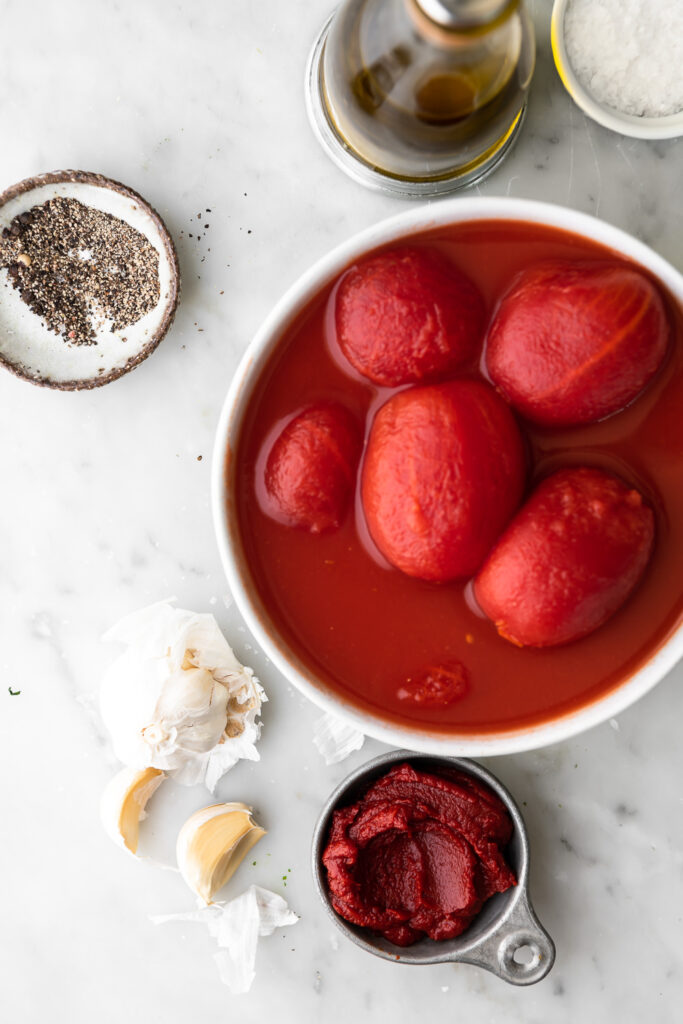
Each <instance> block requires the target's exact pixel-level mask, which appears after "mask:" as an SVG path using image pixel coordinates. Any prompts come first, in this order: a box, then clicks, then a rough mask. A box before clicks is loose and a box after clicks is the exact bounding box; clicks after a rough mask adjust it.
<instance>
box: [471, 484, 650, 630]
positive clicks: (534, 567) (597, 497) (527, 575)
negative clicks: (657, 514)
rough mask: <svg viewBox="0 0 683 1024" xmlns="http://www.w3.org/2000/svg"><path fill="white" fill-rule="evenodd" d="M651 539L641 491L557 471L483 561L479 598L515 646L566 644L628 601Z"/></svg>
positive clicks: (647, 509) (478, 580)
mask: <svg viewBox="0 0 683 1024" xmlns="http://www.w3.org/2000/svg"><path fill="white" fill-rule="evenodd" d="M654 535H655V525H654V515H653V513H652V509H651V508H650V507H649V506H648V505H647V504H646V503H645V501H644V500H643V497H642V495H641V494H640V492H639V491H636V490H634V489H633V488H631V487H628V486H627V485H626V484H624V483H623V482H622V481H621V480H619V479H617V477H614V476H611V475H610V474H608V473H604V472H602V471H601V470H598V469H588V468H585V467H581V468H578V469H563V470H560V471H559V472H557V473H554V474H553V475H552V476H549V477H548V478H547V479H546V480H544V481H543V482H542V483H541V484H539V485H538V487H537V488H536V490H535V491H534V492H533V494H532V495H531V497H530V498H529V500H528V501H527V502H526V504H525V505H523V506H522V508H521V509H520V510H519V512H518V513H517V515H516V516H515V518H514V519H513V520H512V522H511V523H510V525H509V527H508V528H507V530H506V531H505V533H504V534H503V536H502V537H501V539H500V540H499V542H498V544H497V545H496V547H495V548H494V549H493V551H492V552H491V554H490V555H489V557H488V558H487V559H486V562H485V563H484V565H483V566H482V568H481V570H480V572H479V574H478V576H477V577H476V579H475V583H474V592H475V596H476V599H477V601H478V602H479V605H480V606H481V608H482V610H483V611H484V612H485V613H486V615H488V617H489V618H490V619H491V620H492V621H493V622H494V623H495V626H496V629H497V630H498V632H499V633H500V635H501V636H502V637H504V638H505V639H506V640H510V641H511V642H512V643H514V644H517V645H518V646H521V647H526V646H530V647H551V646H553V645H555V644H565V643H569V642H570V641H572V640H577V639H579V638H580V637H582V636H586V635H587V634H588V633H591V632H592V631H593V630H594V629H597V628H598V627H599V626H601V625H602V624H603V623H604V622H606V620H607V619H609V617H610V616H611V615H613V614H614V612H616V610H617V609H618V608H620V607H621V605H622V604H623V603H624V601H626V599H627V598H628V596H629V595H630V594H631V592H632V591H633V590H634V588H635V587H636V585H637V584H638V582H639V580H640V578H641V576H642V575H643V573H644V571H645V568H646V566H647V563H648V561H649V559H650V555H651V554H652V548H653V544H654Z"/></svg>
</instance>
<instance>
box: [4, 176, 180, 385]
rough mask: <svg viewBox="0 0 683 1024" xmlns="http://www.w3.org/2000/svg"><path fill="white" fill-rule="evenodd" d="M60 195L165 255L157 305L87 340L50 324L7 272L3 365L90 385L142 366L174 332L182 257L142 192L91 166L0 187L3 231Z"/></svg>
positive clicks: (36, 379)
mask: <svg viewBox="0 0 683 1024" xmlns="http://www.w3.org/2000/svg"><path fill="white" fill-rule="evenodd" d="M58 197H61V198H65V199H73V200H78V201H79V202H81V203H83V204H84V205H86V206H89V207H92V208H93V209H96V210H100V211H102V212H103V213H106V214H109V215H111V216H113V217H116V218H117V219H119V220H122V221H123V222H124V223H125V224H127V225H128V226H129V227H133V228H135V229H136V230H137V231H138V232H139V233H140V234H141V235H143V236H144V237H145V238H146V239H147V241H148V242H149V243H150V244H151V245H152V246H153V247H154V249H155V250H156V252H157V256H158V260H159V299H158V301H157V303H156V305H155V307H154V309H152V310H150V311H149V312H148V313H147V314H145V315H144V316H143V317H141V319H140V320H138V321H137V322H136V323H134V324H131V325H130V326H128V327H120V328H118V329H117V330H113V329H112V330H109V329H108V328H107V325H106V323H104V324H103V325H100V326H97V327H96V330H95V341H94V343H93V344H88V345H75V344H70V343H68V342H67V341H65V339H64V338H63V337H61V336H60V335H58V334H56V333H54V332H52V331H50V330H49V329H48V327H47V325H46V324H45V323H44V322H43V320H42V319H41V318H40V317H39V316H37V315H36V314H35V313H34V312H32V310H30V309H29V307H28V306H27V305H26V304H25V303H24V302H23V301H22V300H21V298H20V296H19V292H18V291H17V290H16V289H15V288H12V287H11V286H10V284H9V283H8V278H7V273H6V272H4V271H0V365H2V366H4V367H6V369H8V370H10V371H11V372H12V373H14V374H15V375H16V376H17V377H21V378H22V379H23V380H27V381H30V383H31V384H39V385H40V386H42V387H48V388H55V389H57V390H59V391H81V390H90V389H92V388H98V387H102V385H103V384H109V383H110V382H111V381H114V380H117V379H118V378H119V377H122V376H123V374H125V373H128V372H129V371H130V370H132V369H134V368H135V367H136V366H139V364H140V363H141V362H142V361H143V360H144V359H146V358H147V356H148V355H150V354H151V353H152V352H153V351H154V349H155V348H156V347H157V345H158V344H159V342H160V341H161V340H162V338H164V336H165V335H166V333H167V332H168V330H169V328H170V326H171V324H172V323H173V319H174V317H175V313H176V308H177V306H178V300H179V297H180V270H179V267H178V257H177V255H176V250H175V246H174V244H173V239H172V238H171V236H170V234H169V232H168V229H167V228H166V225H165V224H164V222H163V220H162V219H161V217H160V216H159V214H158V213H157V212H156V210H155V209H154V208H153V207H152V206H150V204H149V203H148V202H147V201H146V200H145V199H143V198H142V196H141V195H138V193H137V192H135V191H133V189H131V188H128V186H127V185H122V184H121V183H120V182H118V181H113V180H112V179H111V178H105V177H104V176H103V175H102V174H94V173H92V172H90V171H51V172H49V173H47V174H39V175H36V176H35V177H33V178H27V179H26V180H25V181H20V182H18V183H17V184H16V185H12V186H11V187H10V188H8V189H6V190H5V191H4V192H2V193H1V194H0V230H2V229H9V228H10V226H11V224H12V222H13V220H14V218H17V217H19V216H21V215H22V214H23V213H27V212H28V211H29V210H31V209H32V208H33V207H34V206H39V205H42V204H43V203H45V202H47V201H49V200H52V199H55V198H58ZM83 258H84V259H85V258H87V254H85V255H84V256H83ZM3 279H4V280H3Z"/></svg>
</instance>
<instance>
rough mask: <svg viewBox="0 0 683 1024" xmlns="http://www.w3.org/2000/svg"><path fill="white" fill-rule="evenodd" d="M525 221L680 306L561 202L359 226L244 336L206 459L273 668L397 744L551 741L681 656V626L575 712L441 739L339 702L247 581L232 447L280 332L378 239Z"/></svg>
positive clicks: (220, 526)
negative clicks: (600, 253)
mask: <svg viewBox="0 0 683 1024" xmlns="http://www.w3.org/2000/svg"><path fill="white" fill-rule="evenodd" d="M490 219H499V220H513V221H528V222H531V223H535V224H547V225H550V226H552V227H557V228H561V229H564V230H566V231H572V232H575V233H576V234H580V235H584V236H586V237H587V238H590V239H593V240H595V241H597V242H599V243H602V244H603V245H606V246H609V247H610V248H612V249H614V250H616V251H617V252H620V253H622V254H623V255H624V256H626V257H627V258H629V259H632V260H634V261H635V262H636V263H640V264H641V265H642V266H644V267H646V268H647V269H648V270H649V271H651V273H652V274H654V275H655V276H656V277H657V278H659V280H660V281H661V282H662V284H663V285H664V286H665V288H667V289H668V290H669V292H670V293H671V294H672V295H673V296H674V297H675V299H677V301H679V302H680V303H681V304H682V305H683V276H682V275H681V274H680V273H678V271H677V270H675V269H674V268H673V267H672V266H671V265H670V264H669V263H667V262H666V260H664V259H662V257H661V256H658V255H657V254H656V253H655V252H653V251H652V249H649V248H648V247H647V246H645V245H643V244H642V242H638V241H636V239H634V238H632V237H631V236H630V235H627V234H626V233H625V232H623V231H620V230H619V229H618V228H615V227H612V226H611V225H609V224H605V223H603V221H600V220H596V219H595V218H594V217H589V216H588V215H587V214H583V213H577V212H576V211H574V210H568V209H565V208H564V207H561V206H553V205H550V204H548V203H537V202H532V201H530V200H525V199H505V198H497V197H492V198H475V197H472V198H464V199H463V198H457V199H447V200H443V201H442V202H440V203H438V204H437V205H435V206H421V207H418V208H416V209H414V210H410V211H408V212H407V213H402V214H399V215H398V216H397V217H392V218H391V219H390V220H385V221H382V223H380V224H377V225H375V226H374V227H371V228H368V229H367V230H366V231H362V232H360V233H359V234H357V235H354V237H353V238H351V239H349V241H347V242H344V243H343V244H342V245H340V246H338V247H337V248H336V249H333V250H332V252H330V253H329V254H328V255H327V256H324V257H323V258H322V259H320V260H318V262H317V263H315V264H314V265H313V266H312V267H311V268H310V269H309V270H308V271H307V272H306V273H305V274H304V275H303V276H302V277H300V278H299V280H298V281H297V282H296V283H295V284H294V285H293V286H292V287H291V288H290V289H289V291H288V292H287V293H286V294H285V295H284V296H283V297H282V299H281V300H280V301H279V302H278V303H277V305H276V306H275V308H274V309H273V310H272V312H271V313H270V315H269V316H268V317H267V318H266V320H265V322H264V323H263V325H262V327H261V329H260V330H259V331H258V333H257V334H256V336H255V337H254V339H253V340H252V342H251V344H250V346H249V348H248V349H247V352H246V353H245V355H244V358H243V359H242V362H241V364H240V366H239V368H238V370H237V372H236V374H235V377H234V379H233V381H232V384H231V386H230V390H229V391H228V395H227V397H226V399H225V403H224V405H223V410H222V412H221V416H220V420H219V423H218V430H217V432H216V440H215V447H214V452H213V464H212V505H213V517H214V525H215V530H216V536H217V539H218V547H219V551H220V556H221V561H222V563H223V568H224V570H225V574H226V576H227V578H228V583H229V585H230V589H231V591H232V594H233V596H234V598H235V601H236V602H237V606H238V608H239V610H240V612H241V614H242V616H243V617H244V620H245V622H246V623H247V625H248V627H249V629H250V630H251V632H252V634H253V636H254V637H255V639H256V641H257V642H258V643H259V644H260V646H261V647H262V648H263V650H264V651H265V652H266V654H267V655H268V657H269V658H270V659H271V661H272V662H273V664H274V665H275V666H276V667H277V668H278V669H280V671H281V672H282V674H283V675H284V676H286V677H287V679H289V680H290V681H291V682H292V683H293V684H294V685H295V686H296V687H298V689H299V690H301V692H302V693H304V694H305V695H306V696H307V697H309V698H310V699H311V700H312V701H313V702H314V703H315V704H317V705H319V707H321V708H323V709H324V710H325V711H331V712H333V713H335V714H338V715H340V716H342V717H343V718H344V719H346V720H347V721H348V722H349V723H350V724H351V725H353V726H355V727H356V728H358V729H360V730H361V731H362V732H364V733H366V734H367V735H368V736H374V737H375V738H376V739H379V740H383V741H384V742H385V743H391V744H393V745H396V746H404V747H409V748H410V749H411V750H417V751H422V752H424V753H432V754H450V755H455V756H463V755H465V756H469V757H472V756H486V755H490V754H507V753H512V752H514V751H520V750H531V749H533V748H535V747H541V746H545V745H547V744H549V743H555V742H557V741H558V740H563V739H566V738H567V737H569V736H573V735H575V734H576V733H579V732H582V731H583V730H584V729H589V728H590V727H591V726H594V725H597V724H598V723H599V722H603V721H605V719H607V718H610V717H611V716H613V715H615V714H617V713H618V712H620V711H622V710H623V709H624V708H626V707H628V706H629V705H630V704H633V702H634V701H636V700H638V698H639V697H642V696H643V694H645V693H647V691H648V690H650V689H651V688H652V687H653V686H654V685H655V684H656V683H658V682H659V680H660V679H662V677H663V676H664V675H666V673H667V672H668V671H669V670H670V669H671V668H672V667H673V666H674V665H675V663H676V662H677V661H678V659H679V658H680V657H681V655H683V626H681V627H680V628H679V629H678V630H677V631H676V633H675V634H674V635H673V636H672V637H671V638H670V640H668V641H667V642H666V643H665V644H664V645H663V646H662V647H661V648H660V649H659V650H658V651H656V652H655V653H654V654H653V656H652V657H651V658H650V660H649V661H648V662H647V663H646V664H645V665H644V666H643V667H642V668H640V669H639V670H638V671H637V672H636V673H634V674H633V675H632V676H630V677H629V678H627V679H626V680H625V681H624V682H623V683H622V684H621V685H619V686H618V687H617V688H615V689H613V690H612V691H610V692H609V693H608V694H606V695H605V696H603V697H601V698H599V699H598V700H595V701H593V702H592V703H590V704H587V705H585V706H584V707H582V708H580V709H579V710H578V711H574V712H572V713H570V714H566V715H563V716H561V717H558V718H554V719H552V720H551V721H548V722H544V723H541V724H539V725H535V726H532V727H528V728H523V729H516V730H510V731H505V732H491V733H488V732H487V733H479V734H477V735H467V736H462V737H458V736H444V735H435V734H430V733H429V732H427V731H424V730H422V729H418V728H411V727H409V726H402V725H397V724H396V723H393V722H390V721H388V720H385V719H383V718H381V717H380V716H378V715H374V714H370V713H369V712H365V711H362V710H361V709H359V708H357V707H355V706H354V705H353V704H351V703H350V702H348V701H345V700H344V699H343V698H342V697H341V696H340V695H339V694H337V693H336V692H334V691H333V690H331V689H329V688H327V687H326V686H325V685H324V684H323V683H322V682H321V681H319V680H318V679H317V678H316V677H315V675H314V674H313V673H312V672H311V671H310V669H309V668H308V667H307V666H306V665H305V664H303V663H302V662H301V660H300V659H299V658H298V657H297V656H296V655H295V654H294V652H292V651H291V650H289V649H288V647H287V645H286V644H285V643H284V641H283V640H281V639H280V638H279V637H278V636H277V634H276V630H275V628H274V627H273V625H272V624H271V623H270V621H269V618H268V614H267V612H266V611H265V609H264V608H263V607H262V606H261V604H260V601H259V598H258V596H257V594H256V593H255V591H254V588H253V587H252V584H251V582H250V578H249V572H248V567H247V566H246V564H245V559H244V555H243V553H242V550H241V547H240V542H239V536H238V530H237V526H236V517H235V515H234V514H233V509H234V499H233V493H232V488H233V480H234V463H233V462H232V459H231V456H230V454H229V453H232V452H234V451H235V448H236V443H237V439H238V436H239V432H240V426H241V423H242V418H243V416H244V412H245V409H246V408H247V405H248V404H249V400H250V397H251V394H252V391H253V389H254V387H255V385H256V384H257V383H258V380H259V377H260V374H261V372H262V370H263V368H264V366H265V364H266V362H267V361H268V358H269V356H270V355H271V353H272V352H273V350H274V348H275V347H276V345H277V344H278V341H279V340H280V338H281V336H282V333H283V331H284V330H285V329H286V328H287V327H288V325H289V324H290V323H291V322H292V320H293V319H294V318H295V316H296V315H297V313H298V312H299V311H300V310H301V309H302V307H304V306H305V305H306V304H307V303H308V302H309V301H310V300H311V299H312V298H313V297H314V296H315V295H316V294H317V293H318V292H319V291H320V290H321V289H322V288H323V287H324V286H325V285H326V284H328V283H329V282H330V281H332V280H333V279H334V278H335V277H336V276H337V275H338V274H339V273H340V272H341V271H342V270H343V269H345V268H346V267H347V266H348V264H349V263H351V262H352V261H353V260H355V259H358V258H359V257H360V256H362V255H363V254H364V253H365V252H367V251H368V250H370V249H374V248H376V247H377V246H379V245H385V244H387V243H390V242H395V241H398V240H399V239H401V240H402V239H404V238H406V237H409V236H410V235H412V234H414V233H415V232H416V231H425V230H429V229H431V228H435V227H442V226H445V225H448V224H457V223H461V222H463V221H469V222H471V221H477V220H490Z"/></svg>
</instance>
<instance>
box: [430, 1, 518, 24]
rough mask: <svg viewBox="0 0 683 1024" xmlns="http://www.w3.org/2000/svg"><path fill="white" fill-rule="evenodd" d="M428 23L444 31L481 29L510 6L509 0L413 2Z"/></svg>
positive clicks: (512, 4)
mask: <svg viewBox="0 0 683 1024" xmlns="http://www.w3.org/2000/svg"><path fill="white" fill-rule="evenodd" d="M413 2H414V4H415V6H416V7H418V8H419V9H420V11H421V12H422V13H423V14H425V15H426V16H427V17H428V18H429V19H430V21H432V22H434V23H435V24H436V25H439V26H440V27H441V28H445V29H467V28H477V27H483V26H485V25H488V24H490V23H491V22H492V21H495V20H496V19H497V18H499V17H500V16H501V14H503V13H504V12H505V10H506V8H509V7H511V6H516V4H515V3H511V0H413Z"/></svg>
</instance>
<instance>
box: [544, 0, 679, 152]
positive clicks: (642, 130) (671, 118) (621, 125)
mask: <svg viewBox="0 0 683 1024" xmlns="http://www.w3.org/2000/svg"><path fill="white" fill-rule="evenodd" d="M655 2H656V0H655ZM569 3H570V0H555V2H554V4H553V13H552V18H551V22H550V43H551V46H552V51H553V59H554V61H555V67H556V68H557V73H558V75H559V76H560V79H561V81H562V84H563V86H564V87H565V89H566V90H567V92H568V93H569V95H570V96H571V98H572V99H573V100H574V102H575V103H576V105H577V106H578V107H580V108H581V110H583V112H584V114H588V116H589V117H590V118H591V119H592V120H593V121H596V122H597V123H598V124H601V125H602V126H603V128H609V129H610V130H611V131H613V132H619V134H620V135H628V136H630V137H631V138H634V139H675V138H677V137H678V136H679V135H683V110H681V111H679V112H678V113H676V114H665V115H663V116H662V117H636V116H635V115H634V114H625V113H622V111H620V110H617V109H616V108H615V107H609V106H607V104H605V103H600V101H599V100H597V99H596V98H595V96H593V94H592V93H591V92H590V91H589V90H588V89H586V88H585V86H583V85H582V84H581V82H580V81H579V78H578V76H577V75H576V73H575V71H574V68H573V67H572V64H571V61H570V60H569V55H568V54H567V47H566V45H565V41H564V16H565V14H566V12H567V7H568V5H569Z"/></svg>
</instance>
